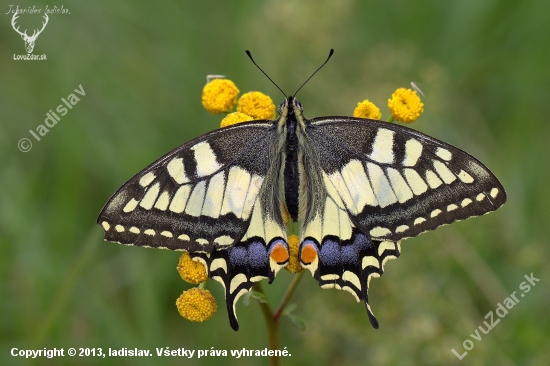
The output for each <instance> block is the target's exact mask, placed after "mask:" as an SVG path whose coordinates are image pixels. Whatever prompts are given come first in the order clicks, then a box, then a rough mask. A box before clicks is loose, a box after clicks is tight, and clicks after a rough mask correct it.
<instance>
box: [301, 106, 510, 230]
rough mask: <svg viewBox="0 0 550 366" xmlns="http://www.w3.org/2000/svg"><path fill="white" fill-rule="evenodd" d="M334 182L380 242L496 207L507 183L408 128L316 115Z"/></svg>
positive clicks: (359, 222) (317, 142)
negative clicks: (504, 183)
mask: <svg viewBox="0 0 550 366" xmlns="http://www.w3.org/2000/svg"><path fill="white" fill-rule="evenodd" d="M310 123H311V124H310V125H309V128H308V129H307V135H308V139H309V141H310V143H311V145H313V146H315V149H316V151H317V154H318V155H319V162H320V165H321V168H322V170H323V175H324V177H325V181H326V182H327V184H329V183H328V182H330V183H331V184H332V186H333V187H334V189H335V190H336V191H337V192H338V195H339V197H340V198H341V200H342V202H343V203H344V205H345V207H346V210H347V212H348V213H349V215H350V217H351V220H352V222H353V223H354V224H355V225H356V226H357V228H358V229H360V230H361V231H362V232H364V233H366V234H367V235H369V236H370V237H371V238H373V239H377V240H392V241H398V240H401V239H403V238H407V237H413V236H416V235H418V234H420V233H422V232H425V231H429V230H433V229H435V228H437V227H438V226H441V225H444V224H449V223H451V222H454V221H457V220H463V219H466V218H469V217H472V216H479V215H483V214H485V213H487V212H490V211H494V210H496V209H497V208H499V207H500V206H501V205H502V204H503V203H504V202H505V201H506V194H505V192H504V189H503V188H502V186H501V184H500V182H499V181H498V180H497V179H496V178H495V176H494V175H493V174H492V173H491V171H489V169H487V168H486V167H485V166H484V165H483V164H482V163H481V162H479V161H478V160H477V159H475V158H474V157H472V156H471V155H469V154H467V153H465V152H464V151H462V150H460V149H458V148H456V147H454V146H451V145H449V144H446V143H443V142H441V141H438V140H436V139H434V138H432V137H429V136H427V135H424V134H422V133H419V132H416V131H414V130H411V129H409V128H406V127H402V126H397V125H394V124H391V123H387V122H381V121H372V120H366V119H358V118H347V117H324V118H316V119H313V120H310Z"/></svg>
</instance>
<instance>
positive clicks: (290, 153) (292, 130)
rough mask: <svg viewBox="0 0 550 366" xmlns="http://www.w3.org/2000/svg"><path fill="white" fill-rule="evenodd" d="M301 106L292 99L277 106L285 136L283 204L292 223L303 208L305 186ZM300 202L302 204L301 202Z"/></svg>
mask: <svg viewBox="0 0 550 366" xmlns="http://www.w3.org/2000/svg"><path fill="white" fill-rule="evenodd" d="M302 111H303V108H302V104H301V103H300V102H299V101H298V100H297V99H294V97H292V96H291V97H288V98H286V99H285V100H284V101H283V102H282V103H281V105H280V106H279V113H280V117H279V120H278V126H279V132H280V133H281V136H285V141H284V154H285V159H284V166H283V167H282V172H283V175H282V178H283V187H284V197H283V199H284V203H285V206H286V210H287V212H288V214H289V216H290V218H292V220H293V221H299V219H300V217H299V216H300V205H302V206H303V204H304V203H305V202H304V199H305V198H306V197H305V196H303V192H304V190H305V187H306V185H307V182H306V180H305V179H306V176H307V175H306V174H305V173H304V161H303V151H304V148H303V146H302V145H303V144H304V141H305V127H306V121H307V120H306V119H305V118H304V117H303V115H302ZM283 134H284V135H283ZM301 201H302V202H301Z"/></svg>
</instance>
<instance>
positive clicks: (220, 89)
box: [202, 79, 239, 114]
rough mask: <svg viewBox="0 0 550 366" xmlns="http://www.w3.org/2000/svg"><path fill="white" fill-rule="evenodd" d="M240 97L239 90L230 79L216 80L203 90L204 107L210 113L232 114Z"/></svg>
mask: <svg viewBox="0 0 550 366" xmlns="http://www.w3.org/2000/svg"><path fill="white" fill-rule="evenodd" d="M238 96H239V89H238V88H237V86H236V85H235V83H234V82H232V81H231V80H229V79H214V80H212V81H211V82H209V83H208V84H206V85H205V86H204V88H203V89H202V105H203V107H204V108H205V109H206V110H207V111H208V112H210V113H213V114H220V113H227V112H230V111H231V110H232V109H233V107H234V106H235V103H237V97H238Z"/></svg>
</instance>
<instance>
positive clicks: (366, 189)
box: [98, 97, 506, 330]
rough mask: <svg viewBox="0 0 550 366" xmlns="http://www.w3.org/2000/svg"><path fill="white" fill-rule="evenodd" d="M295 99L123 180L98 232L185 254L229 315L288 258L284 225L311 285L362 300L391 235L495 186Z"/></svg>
mask: <svg viewBox="0 0 550 366" xmlns="http://www.w3.org/2000/svg"><path fill="white" fill-rule="evenodd" d="M302 111H303V108H302V105H301V103H300V102H299V101H297V100H296V99H295V98H293V97H288V98H286V99H285V100H284V101H283V103H281V105H280V106H279V117H278V119H276V120H273V121H271V120H262V121H253V122H247V123H242V124H238V125H235V126H231V127H227V128H223V129H220V130H216V131H213V132H210V133H208V134H205V135H203V136H200V137H198V138H196V139H194V140H192V141H190V142H188V143H186V144H184V145H182V146H180V147H178V148H177V149H175V150H173V151H172V152H170V153H168V154H167V155H165V156H164V157H162V158H160V159H159V160H157V161H156V162H155V163H153V164H152V165H150V166H148V167H147V168H145V169H144V170H143V171H141V172H140V173H138V174H137V175H136V176H135V177H133V178H132V179H130V180H129V181H128V182H127V183H126V184H125V185H123V186H122V187H121V188H120V189H119V190H118V191H117V192H116V193H115V194H114V195H113V196H112V197H111V199H110V200H109V202H107V204H106V205H105V207H104V208H103V210H102V212H101V213H100V215H99V217H98V224H100V225H101V226H102V227H103V229H104V230H105V238H106V240H110V241H114V242H119V243H122V244H128V245H138V246H146V247H156V248H167V249H172V250H186V251H189V253H190V255H191V257H192V258H193V259H194V260H197V261H200V262H202V263H203V264H204V265H205V266H206V268H207V270H208V274H209V277H210V278H212V279H214V280H217V281H219V282H220V283H222V284H223V286H224V288H225V296H226V302H227V309H228V314H229V319H230V323H231V326H232V327H233V329H235V330H237V329H238V323H237V318H236V315H235V304H236V302H237V300H238V298H239V297H240V296H242V295H243V294H245V293H246V292H247V291H249V290H250V289H251V288H252V286H253V285H254V283H256V282H258V281H260V280H262V279H268V280H269V282H271V281H273V279H274V278H275V276H276V274H277V272H278V271H279V270H280V269H281V268H283V267H284V266H285V265H287V263H288V261H289V256H290V253H289V248H288V243H287V232H286V224H287V221H288V220H293V221H297V222H299V223H300V226H301V229H300V232H299V233H298V234H299V236H300V248H299V253H298V258H299V260H300V263H301V265H302V266H303V267H304V268H307V269H309V270H310V271H311V273H312V275H313V276H314V278H315V279H317V280H318V281H319V284H320V286H321V287H323V288H337V289H342V290H345V291H348V292H350V293H351V294H352V295H353V296H354V297H355V298H356V300H357V301H363V302H364V304H365V306H366V308H367V312H368V316H369V319H370V321H371V323H372V325H373V326H374V327H376V328H377V327H378V322H377V321H376V319H375V318H374V315H373V314H372V311H371V309H370V306H369V304H368V284H369V282H370V279H371V278H372V277H379V276H380V275H381V274H382V273H383V270H384V265H385V263H386V262H387V260H389V259H392V258H396V257H398V256H399V254H400V240H402V239H405V238H407V237H413V236H416V235H418V234H420V233H422V232H425V231H429V230H433V229H435V228H437V227H438V226H441V225H444V224H449V223H451V222H454V221H457V220H463V219H466V218H468V217H471V216H479V215H482V214H485V213H487V212H490V211H493V210H496V209H497V208H498V207H500V206H501V205H502V204H503V203H504V202H505V201H506V194H505V192H504V189H503V188H502V186H501V184H500V183H499V181H498V180H497V179H496V178H495V177H494V175H493V174H492V173H491V172H490V171H489V170H488V169H487V168H486V167H485V166H484V165H483V164H482V163H480V162H479V161H478V160H477V159H475V158H474V157H472V156H470V155H468V154H467V153H465V152H463V151H462V150H460V149H458V148H456V147H453V146H451V145H448V144H445V143H443V142H441V141H438V140H436V139H434V138H432V137H429V136H427V135H424V134H422V133H419V132H416V131H414V130H411V129H409V128H406V127H401V126H398V125H394V124H391V123H387V122H382V121H374V120H367V119H360V118H351V117H320V118H314V119H310V120H308V119H306V118H305V117H304V116H303V114H302Z"/></svg>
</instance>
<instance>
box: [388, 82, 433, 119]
mask: <svg viewBox="0 0 550 366" xmlns="http://www.w3.org/2000/svg"><path fill="white" fill-rule="evenodd" d="M388 107H389V108H390V113H391V115H392V117H393V118H394V119H395V120H396V121H400V122H405V123H411V122H414V121H416V119H417V118H418V117H420V115H421V114H422V112H424V103H422V101H421V100H420V97H419V96H418V95H416V91H414V90H411V89H405V88H399V89H397V90H396V91H395V93H393V94H392V96H391V99H389V100H388Z"/></svg>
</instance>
